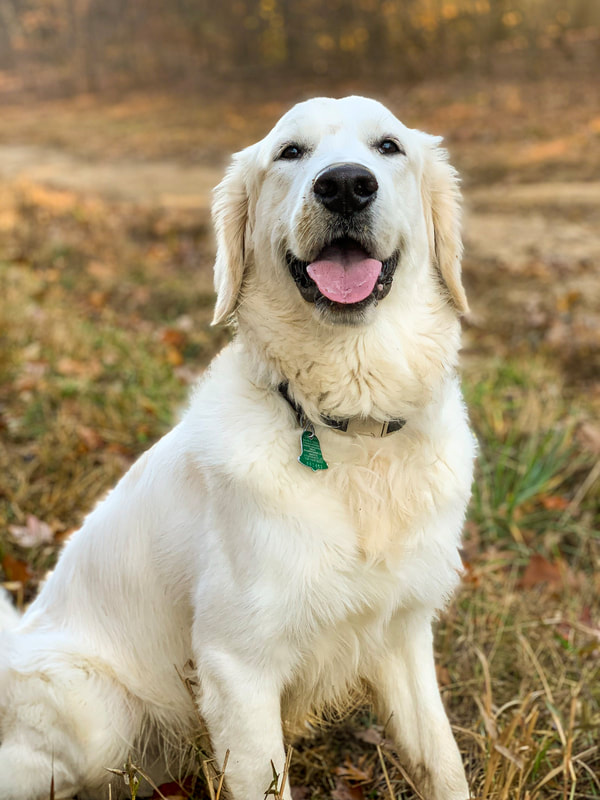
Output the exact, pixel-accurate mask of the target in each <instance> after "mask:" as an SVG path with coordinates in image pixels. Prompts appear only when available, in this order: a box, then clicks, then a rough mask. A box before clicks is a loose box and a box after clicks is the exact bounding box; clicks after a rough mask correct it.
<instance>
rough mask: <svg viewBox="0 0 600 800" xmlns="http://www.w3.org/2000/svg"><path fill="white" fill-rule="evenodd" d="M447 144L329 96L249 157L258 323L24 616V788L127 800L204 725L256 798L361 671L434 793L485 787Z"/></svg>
mask: <svg viewBox="0 0 600 800" xmlns="http://www.w3.org/2000/svg"><path fill="white" fill-rule="evenodd" d="M439 141H440V140H439V139H436V138H433V137H431V136H428V135H426V134H423V133H421V132H419V131H416V130H411V129H409V128H406V127H405V126H404V125H403V124H401V123H400V122H399V121H398V120H397V119H396V118H395V117H394V116H393V115H392V114H391V113H390V112H389V111H388V110H387V109H386V108H384V107H383V106H382V105H380V104H379V103H377V102H375V101H373V100H368V99H364V98H360V97H347V98H344V99H341V100H332V99H315V100H310V101H308V102H306V103H301V104H299V105H297V106H295V107H294V108H293V109H292V110H291V111H289V112H288V113H287V114H286V115H285V116H284V117H283V118H282V119H281V120H280V121H279V123H278V124H277V125H276V126H275V128H274V129H273V130H272V131H271V132H270V133H269V134H268V136H266V138H265V139H263V140H262V141H261V142H259V143H258V144H256V145H253V146H252V147H249V148H247V149H246V150H244V151H243V152H241V153H238V154H237V155H236V156H235V157H234V159H233V163H232V165H231V167H230V168H229V170H228V172H227V174H226V176H225V178H224V180H223V181H222V183H221V184H220V185H219V186H218V187H217V189H216V197H215V203H214V221H215V226H216V231H217V239H218V254H217V259H216V266H215V281H216V289H217V295H218V296H217V304H216V312H215V322H221V321H223V320H228V319H232V318H233V319H234V320H235V322H236V326H237V335H236V337H235V340H234V341H233V342H232V344H230V345H229V346H228V347H226V348H225V350H224V351H223V352H222V353H221V354H220V355H219V356H218V357H217V358H216V359H215V361H214V362H213V363H212V365H211V366H210V368H209V369H208V371H207V372H206V375H205V376H204V378H203V380H202V381H201V383H200V385H199V386H198V388H197V389H196V391H195V393H194V396H193V398H192V400H191V403H190V406H189V409H188V411H187V413H186V414H185V416H184V417H183V419H182V421H181V422H180V423H179V424H178V425H177V427H176V428H175V429H174V430H173V431H171V433H169V434H168V435H167V436H165V437H164V439H162V441H160V442H158V444H156V445H155V446H154V447H153V448H152V449H151V450H150V451H149V452H148V453H146V455H144V456H143V457H142V458H141V459H140V460H139V461H138V462H137V463H136V464H135V465H134V466H133V467H132V468H131V470H130V471H129V472H128V474H127V475H125V477H124V478H123V479H122V480H121V482H120V483H119V485H118V486H117V487H116V489H114V490H113V491H112V492H111V493H110V494H109V495H108V497H107V498H106V499H105V500H104V501H103V502H102V503H101V504H100V505H99V506H98V507H97V508H96V509H95V510H94V511H93V513H92V514H90V516H89V517H88V518H87V520H86V521H85V524H84V525H83V527H82V528H81V530H80V531H78V532H77V533H76V534H75V535H74V536H73V537H72V539H71V541H70V542H69V543H68V545H67V546H66V548H65V550H64V552H63V553H62V555H61V558H60V560H59V562H58V565H57V567H56V570H55V571H54V573H53V574H52V576H51V577H50V578H49V580H48V581H47V582H46V584H45V586H44V587H43V589H42V591H41V593H40V595H39V597H38V598H37V600H36V601H35V602H34V603H33V605H32V606H31V607H30V608H29V610H28V611H27V613H26V614H25V615H24V616H23V617H22V619H21V620H20V621H18V622H15V620H11V621H10V624H8V625H7V626H6V628H7V629H6V630H5V631H4V632H3V634H2V638H1V641H0V689H1V694H0V740H1V746H0V798H2V800H37V799H38V798H45V797H47V796H48V794H49V790H50V783H51V778H52V776H53V780H54V793H55V797H56V798H57V799H58V798H65V797H70V796H71V795H72V794H75V793H79V794H80V796H90V797H94V798H106V797H107V796H108V794H107V783H109V782H110V780H111V779H112V780H113V781H114V786H113V790H112V791H113V794H112V796H113V797H115V796H116V790H117V783H119V784H120V783H122V780H121V779H120V778H119V779H118V781H117V779H115V777H114V775H111V773H109V772H107V771H106V768H107V767H113V768H114V767H120V766H122V765H123V763H124V762H125V761H126V760H127V757H128V754H129V753H131V752H133V753H136V752H137V753H138V755H137V756H134V760H135V759H136V758H143V757H144V753H146V754H147V751H148V747H147V742H148V740H149V739H151V740H152V741H156V736H157V732H159V733H160V734H161V735H162V736H163V737H164V738H165V739H166V741H167V745H169V744H172V743H173V742H176V741H178V740H182V741H185V740H186V739H188V740H189V738H191V737H193V736H194V734H195V733H197V730H198V719H199V716H201V718H202V720H203V721H204V724H205V725H206V728H207V731H208V733H209V735H210V741H211V744H212V748H213V750H214V754H215V757H216V760H217V762H218V763H222V762H223V759H224V756H225V753H226V751H227V750H229V751H230V757H229V762H228V766H227V770H226V784H227V787H228V789H229V792H230V793H231V796H232V797H233V798H234V800H261V799H262V798H263V796H264V793H265V790H266V789H267V787H268V786H269V784H270V783H271V778H272V771H271V766H270V762H271V761H273V764H274V765H275V768H276V769H277V770H278V771H279V772H280V773H281V770H282V767H283V764H284V760H285V753H284V739H283V731H285V730H288V729H290V730H296V731H297V730H298V729H299V728H300V729H302V725H303V720H305V719H306V718H307V716H310V715H312V714H315V713H318V712H319V710H320V709H323V708H324V707H327V705H328V704H335V705H336V706H339V705H340V704H343V703H344V698H346V697H347V696H348V695H349V694H350V693H351V692H352V691H353V689H355V688H356V687H357V686H358V685H361V686H366V687H368V688H369V690H370V692H371V696H372V698H373V701H374V703H375V706H376V708H377V709H378V710H379V714H380V719H381V720H383V721H385V720H388V718H389V719H390V723H389V725H390V728H391V731H392V735H393V737H394V739H395V742H396V744H397V748H398V751H399V753H400V754H401V757H402V759H403V760H404V763H405V764H406V768H407V769H408V770H409V772H410V773H411V774H412V776H413V778H414V780H415V782H416V783H417V785H418V786H419V788H420V790H421V792H422V793H423V794H424V796H425V797H426V798H428V800H465V798H467V797H468V796H469V790H468V787H467V783H466V780H465V774H464V770H463V767H462V764H461V759H460V756H459V752H458V748H457V746H456V744H455V742H454V739H453V736H452V732H451V729H450V724H449V722H448V719H447V717H446V714H445V711H444V707H443V705H442V701H441V699H440V694H439V691H438V687H437V683H436V674H435V669H434V661H433V649H432V632H431V624H432V619H433V618H434V617H435V615H436V611H437V610H438V609H441V608H442V607H443V606H444V604H445V603H446V601H447V600H448V598H449V597H450V595H451V593H452V592H453V590H454V588H455V587H456V584H457V581H458V579H459V577H458V576H459V572H460V569H461V562H460V558H459V554H458V547H459V540H460V532H461V526H462V523H463V518H464V514H465V507H466V505H467V501H468V498H469V492H470V485H471V478H472V464H473V457H474V449H475V447H474V440H473V436H472V434H471V433H470V431H469V427H468V423H467V417H466V412H465V408H464V405H463V401H462V398H461V393H460V388H459V382H458V379H457V376H456V364H457V353H458V349H459V333H460V330H459V329H460V325H459V315H460V314H461V312H464V311H465V309H466V299H465V295H464V291H463V288H462V285H461V278H460V257H461V242H460V230H459V190H458V186H457V176H456V173H455V171H454V170H453V169H452V167H450V166H449V164H448V162H447V158H446V153H445V151H444V150H441V149H440V147H439ZM184 674H185V675H188V676H190V675H193V685H194V686H195V701H196V702H195V704H194V702H193V700H192V698H191V696H190V692H189V691H188V689H187V688H186V685H185V684H184V681H183V680H182V676H183V675H184ZM195 705H196V706H197V707H195ZM198 712H199V713H198ZM151 749H152V748H151ZM153 749H154V750H156V747H155V746H154V745H153ZM164 749H165V750H169V749H170V748H169V747H165V748H164ZM284 797H285V798H286V799H287V800H289V798H290V797H291V795H290V790H289V787H286V789H285V792H284Z"/></svg>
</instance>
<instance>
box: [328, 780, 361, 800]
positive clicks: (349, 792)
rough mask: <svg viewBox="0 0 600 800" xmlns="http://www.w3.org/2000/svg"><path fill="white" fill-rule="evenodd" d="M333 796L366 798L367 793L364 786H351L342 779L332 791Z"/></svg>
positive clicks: (338, 799)
mask: <svg viewBox="0 0 600 800" xmlns="http://www.w3.org/2000/svg"><path fill="white" fill-rule="evenodd" d="M331 797H332V799H333V800H364V797H365V793H364V792H363V788H362V786H350V785H349V784H347V783H346V781H344V780H341V779H340V780H338V781H337V783H336V785H335V789H333V791H332V792H331Z"/></svg>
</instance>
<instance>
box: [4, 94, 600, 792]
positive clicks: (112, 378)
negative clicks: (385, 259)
mask: <svg viewBox="0 0 600 800" xmlns="http://www.w3.org/2000/svg"><path fill="white" fill-rule="evenodd" d="M459 111H460V109H459V110H458V111H457V112H456V113H459ZM460 113H462V114H466V112H465V111H464V109H463V110H462V111H460ZM467 116H468V115H467ZM6 188H8V189H9V191H7V192H4V193H3V194H2V195H1V197H2V200H1V201H0V248H1V252H2V256H1V259H0V433H1V438H0V473H1V474H2V476H3V478H2V482H1V485H0V562H1V564H2V572H1V573H0V579H4V580H5V581H8V582H9V584H10V586H12V587H13V588H14V589H15V592H16V593H18V592H17V589H18V588H19V587H21V588H24V596H25V598H27V597H30V596H31V595H32V594H33V592H34V591H35V589H36V586H37V582H38V581H39V579H40V578H41V576H42V575H43V573H44V571H45V570H46V569H47V568H48V567H49V566H50V565H51V564H52V563H53V561H54V559H55V557H56V553H57V550H58V548H59V546H60V543H61V542H62V540H63V539H64V537H65V536H66V534H68V532H69V531H70V530H72V529H73V528H74V527H75V526H77V525H78V524H79V523H80V521H81V518H82V516H83V514H84V513H85V512H86V511H87V510H88V509H89V508H90V507H91V506H92V505H93V504H94V503H95V502H96V500H97V499H98V497H100V496H101V495H102V494H103V492H104V491H105V490H106V489H107V488H108V487H109V486H110V485H112V484H114V482H115V481H116V479H117V478H118V476H119V475H120V474H121V473H122V472H123V471H124V470H125V469H126V468H127V467H128V465H129V464H130V463H131V462H132V461H133V459H134V458H135V457H136V456H137V455H138V454H139V453H140V452H141V451H143V450H144V449H146V447H147V446H148V445H149V444H150V443H151V442H153V441H155V440H156V439H157V438H158V437H159V436H161V435H162V434H163V433H164V432H165V431H166V430H167V429H168V428H169V426H170V425H171V424H172V422H173V421H174V418H175V417H176V415H177V409H178V407H180V405H181V404H182V403H184V402H185V396H186V393H187V390H188V385H189V383H190V381H191V380H192V379H193V377H194V375H196V374H198V373H199V372H200V371H201V370H202V369H203V367H204V366H205V365H206V363H207V362H208V361H209V360H210V358H211V357H212V355H213V354H214V353H215V352H216V351H217V350H218V349H219V348H220V347H221V346H222V344H223V343H224V341H225V339H226V338H227V334H226V333H223V332H222V331H216V332H215V331H214V330H212V329H210V328H209V320H210V313H211V304H212V290H211V276H210V268H211V252H212V242H211V238H210V235H209V232H208V228H207V225H206V222H205V221H204V220H201V221H200V222H199V221H198V220H197V219H196V218H195V217H194V216H193V215H191V214H185V213H183V212H177V213H175V212H166V211H159V210H155V209H143V208H139V207H135V206H131V205H129V206H125V205H118V204H115V203H113V204H111V203H106V202H103V201H101V200H99V199H97V198H81V197H77V196H75V195H72V194H69V193H66V192H58V191H52V190H49V189H42V188H40V187H38V186H32V185H19V186H16V185H10V186H7V187H6ZM477 269H478V264H477V263H467V279H468V280H470V281H471V282H472V283H474V284H476V280H475V279H476V275H477ZM496 280H497V289H498V296H500V295H501V293H502V290H503V287H504V284H508V283H509V282H511V281H513V280H514V276H512V275H511V274H508V273H502V272H498V275H497V276H496ZM503 282H504V284H503ZM515 320H519V322H518V325H520V328H516V327H515V325H517V323H516V322H515ZM507 324H508V322H507ZM510 331H511V337H517V336H518V337H520V338H521V344H520V346H519V348H518V349H517V350H514V351H513V352H511V351H510V350H509V349H508V350H507V347H506V341H505V340H504V338H503V331H502V329H501V328H500V327H498V326H497V327H496V328H495V329H494V330H492V331H490V330H481V329H479V328H477V327H472V328H470V329H469V330H468V331H467V334H468V335H467V341H468V352H467V353H466V358H465V390H466V395H467V399H468V402H469V406H470V408H471V411H472V419H473V424H474V427H475V429H476V431H477V434H478V437H479V439H480V444H481V457H480V461H479V468H478V478H477V482H476V486H475V491H474V498H473V503H472V506H471V511H470V517H469V521H468V523H467V528H466V539H465V550H464V560H465V563H466V574H465V580H464V582H463V585H462V588H461V590H460V593H459V596H458V598H457V599H456V601H455V602H454V604H453V605H452V606H451V608H450V609H449V611H448V612H447V613H446V614H445V615H444V617H443V618H442V619H441V620H440V623H439V626H438V630H437V638H436V649H437V656H438V677H439V681H440V685H441V687H442V692H443V696H444V700H445V702H446V705H447V707H448V710H449V714H450V717H451V720H452V723H453V725H454V727H455V732H456V735H457V739H458V741H459V744H460V747H461V750H462V752H463V755H464V759H465V763H466V765H467V770H468V773H469V779H470V783H471V786H472V789H473V794H474V796H476V797H478V798H481V800H505V799H506V800H509V799H510V800H517V798H518V799H519V800H521V799H522V800H541V799H542V798H544V800H545V799H548V800H555V799H556V800H577V799H581V800H583V798H600V777H599V776H600V750H599V741H600V737H599V731H600V674H599V666H598V665H599V664H600V600H599V597H600V578H599V575H600V540H599V538H598V530H599V529H600V515H599V510H598V509H599V505H600V504H599V499H600V491H599V486H598V477H599V474H598V473H599V469H598V466H597V461H598V451H599V445H598V428H597V426H596V425H597V424H596V423H595V421H594V416H593V414H594V413H595V410H596V409H597V407H598V395H597V394H595V393H597V384H595V383H594V380H595V379H594V378H593V376H590V375H589V374H587V373H585V372H581V374H578V376H577V380H576V381H574V380H573V369H572V365H571V367H570V369H569V370H567V367H566V366H565V359H564V358H563V355H562V354H561V353H560V352H559V350H557V349H556V348H554V349H548V348H546V349H541V350H540V349H539V348H538V346H537V341H536V339H535V337H530V336H529V334H530V333H531V331H530V329H529V328H528V315H527V311H526V309H520V310H519V309H515V308H512V309H511V319H510ZM499 353H500V354H502V355H501V357H499V356H498V354H499ZM582 361H585V354H583V357H582ZM566 376H568V381H567V380H566ZM29 515H34V517H35V518H37V519H38V520H40V521H41V522H42V523H45V524H47V525H48V526H49V529H50V536H49V538H48V540H47V541H46V542H45V543H40V544H39V545H38V546H35V547H23V546H21V545H19V544H18V542H17V541H16V538H17V539H18V536H17V537H16V536H15V530H19V529H23V528H25V529H27V528H28V527H29V529H31V528H32V527H35V523H34V522H32V520H31V518H30V517H29ZM173 579H174V580H177V576H173ZM384 723H385V720H380V721H379V722H377V721H376V720H375V719H374V718H373V717H372V715H371V713H370V711H369V710H368V709H367V708H364V709H361V710H360V711H359V712H357V714H355V715H354V716H353V717H352V719H351V720H349V721H345V722H342V723H337V724H334V725H332V726H331V727H329V728H327V729H325V730H324V731H322V732H319V733H317V734H316V735H315V736H314V738H312V739H311V740H308V741H304V742H301V743H298V745H297V747H296V749H295V751H294V755H293V758H292V761H291V764H290V779H291V783H292V785H293V786H295V787H297V788H296V797H297V798H299V799H300V798H307V799H308V798H312V800H319V799H320V798H326V797H334V798H335V799H336V800H348V798H350V799H351V800H361V799H362V798H387V800H391V798H393V797H394V798H402V797H411V796H414V793H413V791H412V789H411V788H410V784H409V781H408V780H407V776H405V775H404V773H403V770H402V766H401V764H399V763H398V760H397V758H396V756H395V754H394V753H393V751H392V750H391V748H390V746H389V743H388V741H387V739H386V733H385V729H384ZM202 761H204V769H205V771H206V772H207V774H208V777H207V780H206V782H204V783H205V785H204V788H195V789H194V790H191V789H190V791H191V792H192V794H193V796H194V797H195V798H201V797H202V798H207V797H211V798H212V797H213V796H214V798H215V800H216V798H217V797H219V793H220V792H221V790H222V779H221V777H220V775H217V776H216V779H215V775H214V774H213V773H212V772H211V771H210V770H211V767H210V765H209V763H208V761H207V759H206V755H205V754H202V755H201V756H199V768H200V769H199V771H200V772H202V769H201V767H202V763H201V762H202ZM130 767H131V768H132V769H134V770H135V769H136V768H135V767H134V766H132V765H130ZM285 777H286V780H287V775H286V776H285ZM282 778H283V776H279V777H278V778H277V780H278V783H277V784H274V786H273V787H272V788H273V792H276V791H278V790H279V789H280V788H281V780H282ZM208 786H210V788H207V787H208ZM156 796H157V797H159V796H161V795H160V794H157V795H156Z"/></svg>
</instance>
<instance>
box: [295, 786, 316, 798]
mask: <svg viewBox="0 0 600 800" xmlns="http://www.w3.org/2000/svg"><path fill="white" fill-rule="evenodd" d="M291 792H292V800H308V798H309V797H310V796H311V794H312V792H311V790H310V789H309V788H308V786H292V788H291Z"/></svg>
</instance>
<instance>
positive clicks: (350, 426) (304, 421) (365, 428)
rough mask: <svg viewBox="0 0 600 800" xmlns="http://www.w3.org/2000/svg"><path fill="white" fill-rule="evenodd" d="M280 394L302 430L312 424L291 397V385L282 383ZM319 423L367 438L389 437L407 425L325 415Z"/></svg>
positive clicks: (321, 416)
mask: <svg viewBox="0 0 600 800" xmlns="http://www.w3.org/2000/svg"><path fill="white" fill-rule="evenodd" d="M277 389H278V391H279V394H280V395H281V396H282V397H283V398H284V399H285V400H287V402H288V403H289V405H290V406H291V408H292V409H293V411H294V414H295V415H296V419H297V420H298V425H299V426H300V427H301V428H305V429H306V428H307V427H309V426H310V424H311V422H310V420H309V418H308V417H307V416H306V413H305V411H304V409H303V408H302V406H301V405H299V404H298V403H297V402H296V401H295V400H293V399H292V398H291V397H290V394H289V383H287V382H283V383H280V384H279V386H278V387H277ZM319 421H320V423H321V425H325V426H326V427H328V428H333V429H334V430H336V431H341V432H343V433H361V434H363V435H366V436H378V437H382V436H388V435H389V434H390V433H396V431H399V430H400V428H403V427H404V425H405V424H406V420H405V419H388V420H386V421H385V422H381V421H379V420H375V419H373V418H371V417H349V418H348V419H335V418H334V417H326V416H325V415H324V414H321V415H320V418H319Z"/></svg>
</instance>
